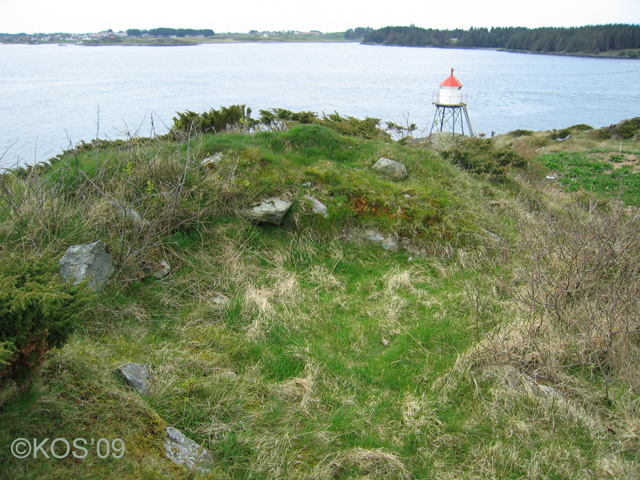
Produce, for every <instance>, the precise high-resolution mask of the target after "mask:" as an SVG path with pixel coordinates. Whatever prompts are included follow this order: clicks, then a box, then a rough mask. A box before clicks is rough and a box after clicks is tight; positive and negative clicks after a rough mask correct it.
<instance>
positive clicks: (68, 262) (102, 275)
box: [58, 240, 115, 289]
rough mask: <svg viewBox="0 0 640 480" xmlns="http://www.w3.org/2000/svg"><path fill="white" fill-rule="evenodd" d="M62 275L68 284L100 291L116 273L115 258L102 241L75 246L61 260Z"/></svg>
mask: <svg viewBox="0 0 640 480" xmlns="http://www.w3.org/2000/svg"><path fill="white" fill-rule="evenodd" d="M58 263H60V267H61V268H60V274H61V275H62V276H63V277H64V279H65V280H66V281H67V282H73V283H80V282H82V281H83V280H85V279H86V278H88V279H89V281H88V282H87V285H88V286H89V287H93V288H96V289H99V288H101V287H102V285H103V284H104V283H105V282H106V281H107V280H109V278H111V276H112V275H113V273H114V272H115V268H114V266H113V258H112V257H111V254H110V253H108V252H107V248H106V245H105V244H104V242H103V241H102V240H98V241H97V242H93V243H87V244H83V245H73V246H71V247H69V248H68V249H67V251H66V253H65V254H64V255H63V256H62V258H60V260H59V262H58Z"/></svg>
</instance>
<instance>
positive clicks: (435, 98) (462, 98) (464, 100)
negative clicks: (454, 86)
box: [431, 92, 469, 107]
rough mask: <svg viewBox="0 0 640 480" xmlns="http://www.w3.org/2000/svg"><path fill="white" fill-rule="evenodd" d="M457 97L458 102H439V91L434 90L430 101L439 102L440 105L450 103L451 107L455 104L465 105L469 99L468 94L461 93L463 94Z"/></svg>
mask: <svg viewBox="0 0 640 480" xmlns="http://www.w3.org/2000/svg"><path fill="white" fill-rule="evenodd" d="M459 98H460V103H450V102H445V103H441V102H440V92H434V93H433V94H432V96H431V103H434V104H440V105H451V106H452V107H454V106H456V105H466V104H467V103H468V100H469V95H467V94H465V93H463V94H460V96H459Z"/></svg>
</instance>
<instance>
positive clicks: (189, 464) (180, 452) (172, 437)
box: [164, 427, 215, 473]
mask: <svg viewBox="0 0 640 480" xmlns="http://www.w3.org/2000/svg"><path fill="white" fill-rule="evenodd" d="M166 431H167V438H166V440H165V442H164V451H165V453H166V455H167V458H169V459H170V460H171V461H172V462H174V463H177V464H178V465H182V466H184V467H186V468H188V469H189V470H198V471H200V472H203V473H208V472H210V471H211V470H213V468H214V466H215V465H214V463H213V455H212V454H211V452H209V451H208V450H207V449H206V448H204V447H201V446H200V445H198V444H197V443H196V442H194V441H193V440H191V439H189V438H187V437H185V436H184V435H183V434H182V432H181V431H180V430H178V429H177V428H173V427H167V428H166Z"/></svg>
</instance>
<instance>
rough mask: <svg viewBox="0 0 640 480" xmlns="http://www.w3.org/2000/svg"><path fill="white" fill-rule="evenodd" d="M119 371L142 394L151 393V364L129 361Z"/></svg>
mask: <svg viewBox="0 0 640 480" xmlns="http://www.w3.org/2000/svg"><path fill="white" fill-rule="evenodd" d="M118 371H119V372H120V374H121V375H122V376H123V377H124V379H125V380H126V381H127V383H128V384H129V385H131V386H132V387H133V388H135V389H136V391H137V392H138V393H139V394H140V395H149V384H148V381H149V379H150V378H151V369H150V368H149V365H147V364H146V363H127V364H126V365H125V366H123V367H121V368H119V369H118Z"/></svg>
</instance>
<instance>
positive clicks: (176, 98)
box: [0, 43, 640, 167]
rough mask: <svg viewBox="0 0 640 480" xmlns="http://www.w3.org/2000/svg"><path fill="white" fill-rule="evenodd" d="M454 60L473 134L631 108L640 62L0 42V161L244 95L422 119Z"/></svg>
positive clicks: (263, 105)
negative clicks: (2, 43) (7, 43)
mask: <svg viewBox="0 0 640 480" xmlns="http://www.w3.org/2000/svg"><path fill="white" fill-rule="evenodd" d="M451 68H455V75H456V77H457V78H458V79H459V80H460V81H461V82H462V83H463V84H464V87H463V89H462V91H463V93H466V94H468V96H469V100H468V101H469V105H468V110H469V114H470V118H471V122H472V124H473V128H474V130H475V131H476V133H480V132H484V133H487V134H490V133H491V132H492V131H493V132H496V133H504V132H507V131H510V130H514V129H517V128H524V129H531V130H541V129H552V128H563V127H567V126H570V125H574V124H577V123H587V124H590V125H592V126H594V127H601V126H604V125H609V124H612V123H617V122H618V121H620V120H622V119H624V118H630V117H634V116H639V115H640V61H637V60H623V59H620V60H618V59H594V58H572V57H560V56H545V55H528V54H517V53H507V52H497V51H491V50H451V49H436V48H407V47H380V46H364V45H358V44H320V43H317V44H313V43H311V44H301V43H299V44H291V43H272V44H267V43H248V44H208V45H199V46H191V47H81V46H65V47H62V46H57V45H41V46H29V45H0V155H3V158H2V159H0V166H5V167H6V166H12V165H15V164H16V163H18V162H20V163H34V162H36V161H44V160H46V159H48V158H50V157H52V156H54V155H56V154H58V153H60V152H61V151H63V150H64V149H66V148H68V147H69V146H71V145H74V144H76V143H78V142H80V141H81V140H84V141H91V140H92V139H93V138H96V136H98V137H100V138H109V139H115V138H122V137H126V136H127V135H139V136H148V135H151V134H152V133H153V131H155V132H156V133H164V132H166V130H167V129H168V126H169V125H171V123H172V118H173V116H174V115H175V113H176V112H178V111H185V110H193V111H196V112H202V111H205V110H209V109H211V108H219V107H220V106H227V105H232V104H245V105H247V106H248V107H250V108H251V109H252V110H253V111H254V112H255V115H254V116H257V114H258V111H259V110H260V109H268V108H273V107H280V108H287V109H290V110H295V111H300V110H309V111H315V112H318V113H323V112H325V113H333V112H334V111H337V112H339V113H340V114H342V115H345V116H346V115H350V116H354V117H358V118H364V117H366V116H369V117H376V118H380V119H382V120H384V121H394V122H396V123H400V124H405V123H407V121H408V122H410V123H416V124H417V125H418V127H419V129H420V130H424V129H427V132H428V128H429V126H430V125H431V121H432V119H433V114H434V106H433V105H432V103H431V102H432V93H433V92H435V91H436V90H437V89H438V84H439V83H440V82H441V81H442V80H444V79H445V78H446V77H447V76H448V75H449V72H450V69H451Z"/></svg>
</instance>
